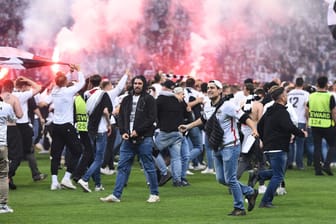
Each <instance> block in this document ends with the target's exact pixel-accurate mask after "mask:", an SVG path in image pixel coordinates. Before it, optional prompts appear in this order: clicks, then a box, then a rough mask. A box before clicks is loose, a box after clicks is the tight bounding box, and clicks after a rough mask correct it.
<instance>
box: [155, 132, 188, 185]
mask: <svg viewBox="0 0 336 224" xmlns="http://www.w3.org/2000/svg"><path fill="white" fill-rule="evenodd" d="M182 141H183V136H182V134H181V133H180V132H177V131H176V132H164V131H160V133H159V134H158V135H157V136H156V138H155V145H156V147H157V148H158V149H159V150H163V149H165V148H168V150H169V154H170V164H171V171H172V176H173V181H174V182H180V181H181V177H182V159H181V146H182Z"/></svg>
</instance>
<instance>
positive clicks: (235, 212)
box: [228, 208, 246, 216]
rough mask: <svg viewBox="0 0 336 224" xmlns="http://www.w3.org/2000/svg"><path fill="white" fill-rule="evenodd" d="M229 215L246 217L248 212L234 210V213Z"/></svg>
mask: <svg viewBox="0 0 336 224" xmlns="http://www.w3.org/2000/svg"><path fill="white" fill-rule="evenodd" d="M228 215H231V216H244V215H246V212H245V210H244V209H239V208H234V209H233V211H232V212H230V213H229V214H228Z"/></svg>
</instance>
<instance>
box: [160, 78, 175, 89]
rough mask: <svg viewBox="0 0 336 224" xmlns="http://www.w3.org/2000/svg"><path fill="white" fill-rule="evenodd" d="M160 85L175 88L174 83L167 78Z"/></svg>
mask: <svg viewBox="0 0 336 224" xmlns="http://www.w3.org/2000/svg"><path fill="white" fill-rule="evenodd" d="M161 85H162V86H164V87H166V88H168V89H171V90H173V89H174V88H175V83H174V82H173V81H172V80H170V79H167V80H166V81H164V82H163V83H162V84H161Z"/></svg>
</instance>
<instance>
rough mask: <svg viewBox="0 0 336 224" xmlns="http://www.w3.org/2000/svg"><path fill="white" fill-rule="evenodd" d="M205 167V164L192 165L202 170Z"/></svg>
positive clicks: (195, 168)
mask: <svg viewBox="0 0 336 224" xmlns="http://www.w3.org/2000/svg"><path fill="white" fill-rule="evenodd" d="M205 168H206V166H205V165H202V164H198V165H197V166H194V170H204V169H205Z"/></svg>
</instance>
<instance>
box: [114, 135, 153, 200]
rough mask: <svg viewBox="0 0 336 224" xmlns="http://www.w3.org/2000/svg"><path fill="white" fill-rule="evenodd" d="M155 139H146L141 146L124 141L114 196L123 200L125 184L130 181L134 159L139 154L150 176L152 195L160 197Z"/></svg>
mask: <svg viewBox="0 0 336 224" xmlns="http://www.w3.org/2000/svg"><path fill="white" fill-rule="evenodd" d="M152 149H153V139H152V137H145V138H144V140H143V142H142V143H140V144H138V145H137V144H133V143H132V142H130V141H125V140H124V141H123V142H122V144H121V147H120V158H119V163H118V173H117V177H116V183H115V186H114V190H113V195H114V196H116V197H117V198H119V199H120V198H121V195H122V192H123V189H124V187H125V184H126V183H127V181H128V178H129V175H130V173H131V168H132V164H133V161H134V157H135V155H136V154H137V155H138V156H139V159H140V160H141V162H142V165H143V168H144V170H145V172H146V173H147V174H148V181H149V189H150V194H153V195H159V189H158V180H157V175H156V169H155V165H154V159H153V156H152Z"/></svg>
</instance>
